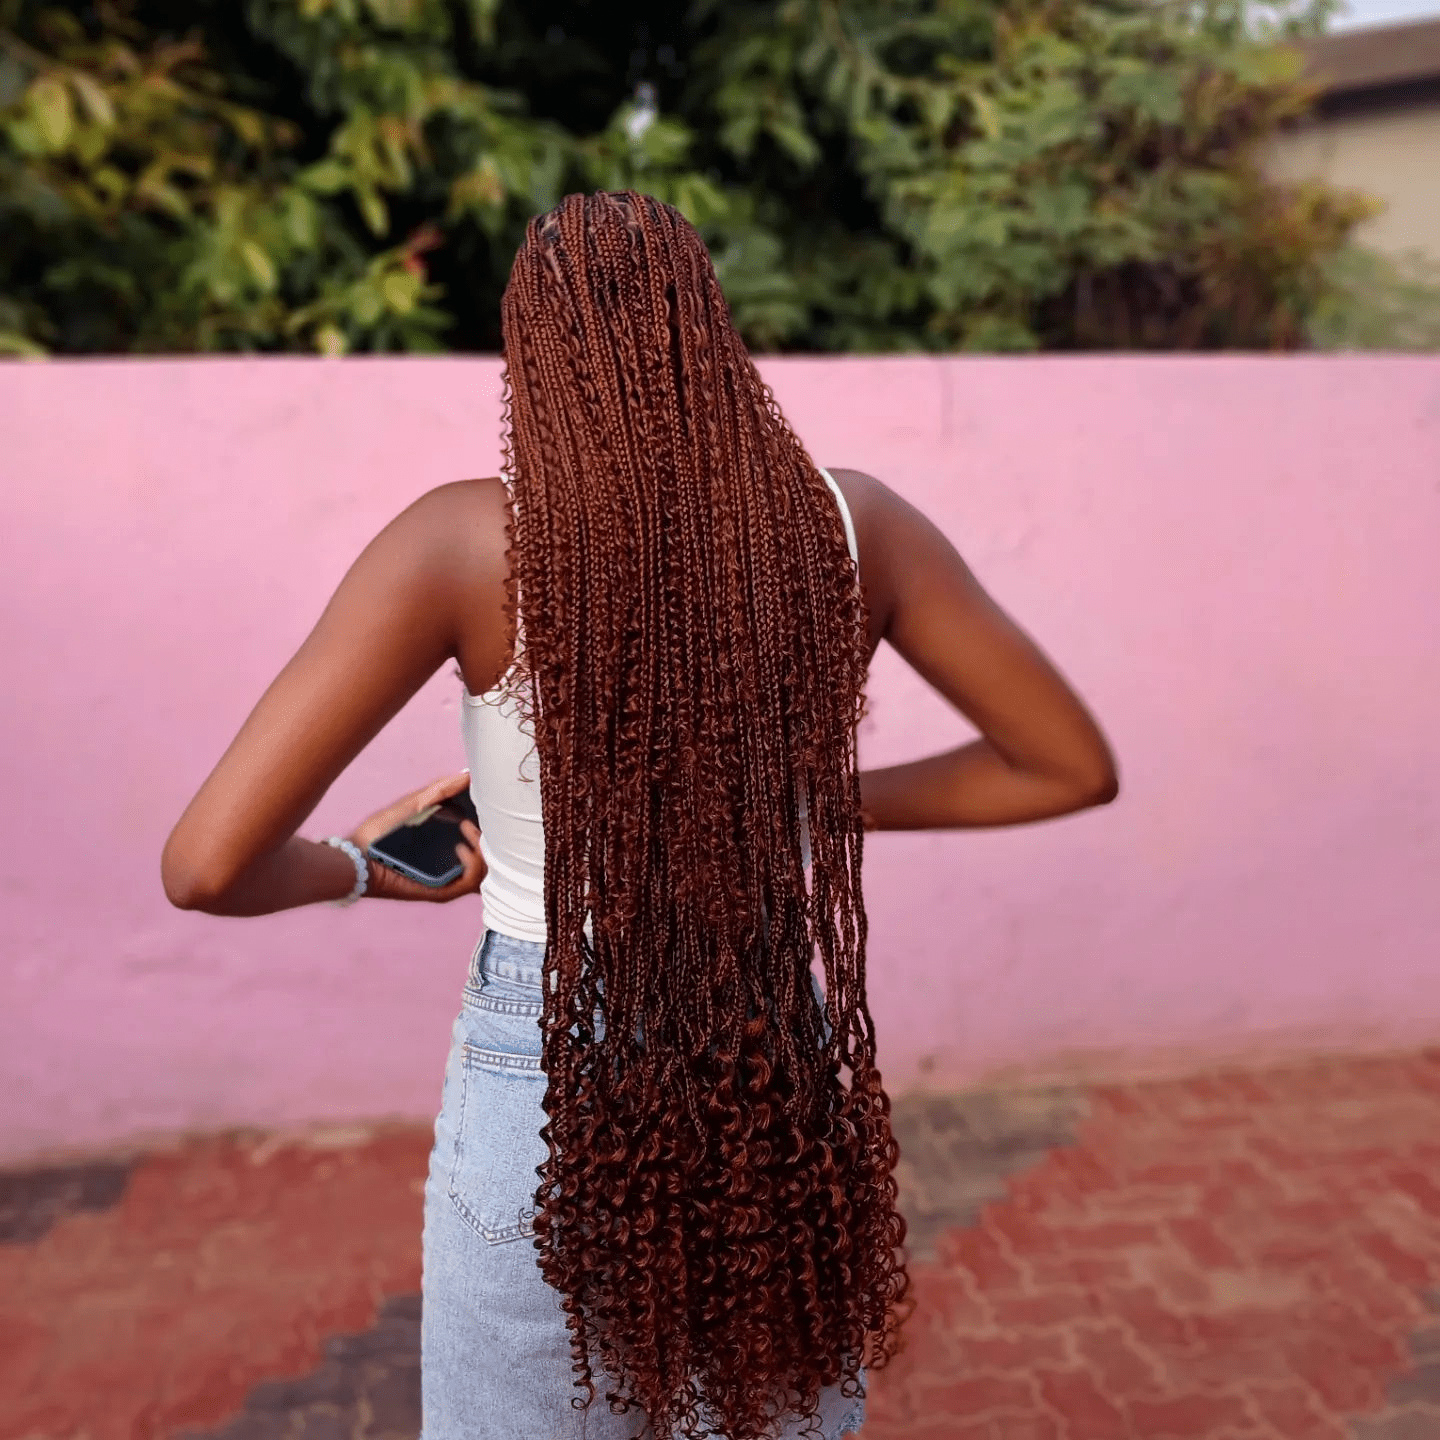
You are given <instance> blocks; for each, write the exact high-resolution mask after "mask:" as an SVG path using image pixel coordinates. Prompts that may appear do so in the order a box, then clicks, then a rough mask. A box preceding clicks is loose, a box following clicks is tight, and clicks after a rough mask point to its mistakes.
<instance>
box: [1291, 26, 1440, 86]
mask: <svg viewBox="0 0 1440 1440" xmlns="http://www.w3.org/2000/svg"><path fill="white" fill-rule="evenodd" d="M1301 49H1302V51H1303V53H1304V55H1305V73H1306V74H1307V75H1308V76H1309V77H1310V78H1311V79H1314V80H1318V81H1320V82H1321V83H1322V84H1323V85H1324V86H1325V91H1324V93H1325V96H1326V97H1327V98H1329V97H1338V96H1342V95H1357V94H1360V93H1362V92H1365V91H1375V90H1388V89H1391V88H1393V87H1394V86H1397V85H1413V84H1415V83H1417V82H1419V83H1423V82H1425V81H1428V80H1440V19H1433V20H1415V21H1411V22H1409V23H1407V24H1404V25H1377V26H1373V27H1367V28H1366V29H1364V30H1346V31H1342V32H1341V33H1339V34H1337V35H1322V36H1320V37H1319V38H1318V39H1315V40H1309V41H1306V42H1305V43H1304V45H1302V46H1301Z"/></svg>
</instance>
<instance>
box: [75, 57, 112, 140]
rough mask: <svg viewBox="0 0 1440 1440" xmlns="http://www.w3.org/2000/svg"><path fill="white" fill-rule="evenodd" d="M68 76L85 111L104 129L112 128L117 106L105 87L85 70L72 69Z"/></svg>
mask: <svg viewBox="0 0 1440 1440" xmlns="http://www.w3.org/2000/svg"><path fill="white" fill-rule="evenodd" d="M68 78H69V81H70V88H71V89H72V90H73V91H74V92H75V95H76V98H77V99H78V100H79V101H80V104H81V107H82V108H83V109H84V111H85V113H86V114H87V115H89V117H90V118H91V120H93V121H94V122H95V124H97V125H99V126H100V127H101V128H102V129H105V130H108V129H110V128H111V126H113V125H114V124H115V107H114V105H113V104H111V102H110V96H109V95H108V94H107V93H106V91H105V87H104V86H103V85H101V84H100V83H99V81H97V80H96V79H95V77H94V76H93V75H87V74H86V73H85V72H84V71H83V70H72V71H71V72H70V74H69V76H68Z"/></svg>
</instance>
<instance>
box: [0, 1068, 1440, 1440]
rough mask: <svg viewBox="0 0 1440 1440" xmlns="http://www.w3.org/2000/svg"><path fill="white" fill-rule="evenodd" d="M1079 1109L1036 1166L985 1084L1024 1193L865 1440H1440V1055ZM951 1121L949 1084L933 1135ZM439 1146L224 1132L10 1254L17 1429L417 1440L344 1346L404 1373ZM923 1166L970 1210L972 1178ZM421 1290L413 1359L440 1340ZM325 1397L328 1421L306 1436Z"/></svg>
mask: <svg viewBox="0 0 1440 1440" xmlns="http://www.w3.org/2000/svg"><path fill="white" fill-rule="evenodd" d="M965 1103H966V1101H965V1100H964V1099H963V1097H956V1099H955V1101H954V1105H955V1106H956V1107H963V1105H964V1104H965ZM1072 1109H1073V1111H1074V1113H1075V1119H1074V1122H1073V1125H1071V1126H1070V1128H1069V1141H1068V1143H1064V1142H1062V1143H1059V1144H1056V1145H1054V1146H1053V1147H1052V1148H1049V1149H1048V1150H1042V1151H1039V1152H1034V1153H1038V1154H1039V1155H1040V1158H1039V1159H1038V1160H1033V1159H1032V1160H1031V1161H1030V1162H1029V1163H1026V1164H1025V1165H1024V1168H1023V1169H1021V1170H1020V1171H1019V1172H1018V1173H1009V1174H1008V1175H1007V1174H1006V1171H1007V1169H1009V1168H1013V1166H1012V1162H1013V1160H1014V1156H1015V1155H1016V1154H1017V1153H1020V1152H1021V1150H1023V1147H1019V1148H1018V1149H1017V1145H1016V1144H1015V1143H1014V1142H1013V1137H1010V1138H1007V1135H1006V1134H1005V1133H1004V1131H1005V1126H1004V1117H1005V1116H1006V1115H1007V1114H1009V1113H1013V1114H1014V1115H1016V1116H1023V1115H1024V1114H1026V1113H1030V1112H1031V1111H1033V1104H1032V1103H1031V1102H1030V1101H1028V1100H1027V1099H1026V1097H1023V1096H1016V1097H1005V1096H998V1097H997V1096H989V1097H985V1112H984V1113H985V1115H986V1117H987V1119H986V1126H987V1127H988V1129H987V1130H986V1134H985V1135H984V1136H983V1137H982V1139H981V1141H976V1142H975V1148H974V1149H973V1150H971V1151H967V1152H966V1155H967V1158H966V1159H965V1161H964V1164H965V1167H966V1170H967V1172H968V1171H973V1170H977V1169H983V1168H984V1166H985V1165H987V1164H988V1165H990V1166H991V1167H992V1169H994V1171H995V1175H994V1176H993V1177H992V1179H993V1186H992V1190H991V1192H990V1193H992V1194H993V1196H994V1198H991V1199H989V1200H988V1201H985V1202H983V1203H980V1204H977V1205H974V1206H971V1207H970V1208H968V1209H964V1211H963V1216H964V1221H965V1223H953V1224H950V1225H949V1226H948V1227H942V1228H940V1229H938V1230H937V1231H936V1232H935V1234H934V1235H933V1237H932V1238H930V1239H927V1240H926V1242H925V1244H924V1245H923V1246H922V1247H921V1248H920V1250H919V1251H917V1258H916V1259H915V1260H914V1262H913V1263H912V1272H913V1274H914V1277H915V1284H916V1294H917V1298H918V1301H919V1304H918V1307H917V1309H916V1312H915V1314H914V1316H913V1317H912V1319H911V1321H910V1323H909V1326H908V1329H907V1345H906V1349H905V1351H904V1352H903V1353H902V1354H901V1356H900V1357H899V1358H898V1359H897V1360H896V1362H895V1363H894V1364H893V1365H892V1366H891V1367H890V1368H889V1369H888V1370H885V1371H882V1372H877V1373H875V1374H874V1376H873V1379H872V1385H871V1394H870V1402H869V1418H868V1419H867V1422H866V1425H865V1429H864V1440H1200V1437H1204V1440H1440V1307H1437V1308H1427V1297H1429V1299H1430V1303H1431V1305H1432V1306H1434V1305H1435V1300H1436V1297H1437V1296H1440V1050H1437V1051H1428V1052H1424V1053H1421V1054H1411V1055H1403V1056H1392V1057H1386V1058H1380V1059H1348V1060H1330V1061H1324V1062H1317V1063H1313V1064H1304V1065H1295V1066H1291V1067H1289V1068H1285V1069H1277V1070H1269V1071H1263V1072H1261V1071H1254V1072H1248V1073H1236V1074H1227V1075H1208V1076H1204V1077H1200V1078H1194V1079H1190V1080H1185V1081H1176V1082H1171V1083H1163V1084H1146V1085H1126V1086H1109V1087H1102V1088H1098V1089H1094V1090H1091V1091H1088V1092H1085V1093H1083V1094H1079V1095H1077V1096H1076V1097H1075V1099H1074V1103H1073V1105H1072ZM943 1112H944V1105H943V1103H942V1102H940V1101H939V1100H938V1099H937V1097H929V1098H928V1099H927V1100H926V1102H925V1107H924V1113H925V1115H926V1116H928V1117H930V1118H929V1119H927V1121H926V1123H927V1124H931V1125H939V1124H941V1123H942V1121H943ZM896 1113H897V1132H898V1133H899V1134H900V1138H901V1147H902V1152H904V1153H907V1154H916V1155H919V1154H929V1153H931V1151H930V1150H928V1149H927V1148H926V1143H924V1137H923V1136H921V1135H920V1134H919V1132H918V1131H916V1132H914V1134H913V1135H912V1134H908V1133H907V1131H906V1128H905V1126H906V1124H907V1123H912V1122H907V1121H905V1119H904V1117H905V1115H906V1113H907V1111H906V1100H905V1097H901V1099H900V1100H899V1101H897V1105H896ZM957 1113H959V1111H958V1110H957ZM936 1116H940V1117H941V1118H940V1119H936V1118H935V1117H936ZM1016 1123H1017V1124H1018V1123H1019V1121H1018V1120H1017V1121H1016ZM322 1138H323V1137H322ZM340 1138H341V1139H343V1138H344V1137H340ZM428 1146H429V1134H428V1131H426V1130H425V1129H423V1128H415V1129H404V1130H381V1131H377V1132H374V1133H373V1134H371V1135H370V1136H369V1137H368V1138H366V1139H364V1140H363V1141H360V1142H358V1143H352V1144H336V1143H334V1137H331V1143H330V1145H329V1147H328V1148H327V1147H326V1145H324V1144H316V1143H314V1142H306V1143H298V1142H295V1141H286V1142H283V1143H282V1142H279V1141H276V1140H272V1141H266V1140H263V1139H262V1138H260V1137H224V1138H213V1139H206V1140H202V1141H198V1142H194V1143H191V1144H188V1145H185V1146H183V1147H180V1148H177V1149H175V1150H172V1151H168V1152H164V1153H159V1154H154V1155H150V1156H147V1157H143V1158H142V1159H141V1160H140V1161H139V1162H138V1163H137V1164H136V1165H135V1167H134V1169H133V1171H132V1172H131V1174H130V1176H129V1180H128V1183H127V1184H126V1185H125V1187H124V1190H123V1193H122V1194H121V1195H120V1197H119V1199H118V1202H117V1203H115V1204H114V1205H113V1206H112V1207H111V1208H109V1209H99V1210H92V1211H90V1212H86V1213H68V1214H64V1215H63V1216H62V1217H61V1218H59V1219H58V1220H57V1221H56V1222H55V1223H54V1224H53V1226H52V1227H51V1228H50V1229H49V1230H48V1231H47V1232H46V1233H44V1234H42V1235H40V1236H39V1238H38V1239H28V1240H22V1241H21V1242H19V1243H14V1244H9V1245H0V1396H4V1397H6V1398H5V1401H4V1406H3V1411H0V1417H3V1418H0V1440H112V1437H113V1440H122V1437H123V1440H140V1437H156V1440H160V1437H167V1436H174V1435H177V1434H179V1433H180V1432H182V1431H186V1430H195V1429H200V1428H204V1427H213V1426H221V1425H225V1424H227V1423H228V1428H227V1429H225V1430H224V1432H223V1433H224V1434H225V1435H226V1436H233V1437H235V1440H239V1437H240V1436H242V1435H245V1436H251V1435H253V1436H263V1435H268V1434H273V1435H281V1434H300V1433H303V1434H305V1435H306V1436H309V1435H310V1434H312V1433H315V1434H319V1433H325V1434H333V1435H336V1436H341V1435H345V1436H353V1437H354V1440H376V1437H378V1436H379V1435H380V1434H381V1433H383V1434H385V1435H386V1436H390V1435H397V1436H398V1435H401V1434H404V1433H406V1431H405V1429H404V1426H405V1424H406V1423H407V1422H406V1420H405V1418H404V1417H405V1407H406V1405H407V1404H409V1403H410V1402H409V1401H408V1400H405V1399H403V1398H402V1399H401V1400H400V1401H398V1402H396V1401H395V1400H394V1399H393V1396H394V1394H396V1393H398V1392H399V1391H403V1392H404V1394H405V1395H408V1394H409V1393H410V1390H409V1389H406V1387H411V1388H413V1374H414V1368H413V1367H414V1357H413V1354H405V1355H402V1356H400V1357H399V1359H398V1360H396V1361H395V1362H394V1363H395V1364H400V1365H403V1366H406V1367H408V1369H405V1370H404V1374H403V1375H402V1376H401V1377H400V1380H399V1383H398V1388H397V1385H396V1384H392V1385H391V1386H390V1392H389V1393H390V1394H391V1395H392V1399H391V1401H390V1402H389V1412H388V1413H389V1414H390V1416H391V1419H390V1421H389V1422H388V1428H385V1427H380V1426H379V1425H378V1421H377V1420H376V1416H377V1414H378V1413H379V1412H378V1410H377V1409H376V1406H375V1404H372V1403H371V1401H370V1400H367V1401H365V1403H364V1404H363V1405H362V1404H358V1403H352V1402H351V1401H347V1399H346V1398H345V1397H346V1396H352V1397H353V1394H354V1393H355V1385H350V1388H349V1389H347V1388H346V1383H348V1382H346V1383H342V1379H343V1377H341V1376H340V1371H341V1370H343V1368H344V1365H345V1364H347V1363H349V1362H348V1361H346V1360H345V1359H344V1355H342V1353H341V1349H337V1348H336V1342H335V1341H334V1340H333V1339H332V1337H336V1336H344V1335H346V1334H347V1333H348V1334H350V1335H351V1336H352V1340H351V1341H350V1342H347V1343H349V1344H350V1349H349V1350H348V1351H345V1352H344V1354H346V1355H360V1356H361V1358H362V1360H363V1362H364V1364H365V1365H368V1366H369V1367H370V1368H369V1370H367V1371H366V1374H368V1375H370V1377H371V1378H370V1380H369V1381H367V1382H366V1383H368V1384H372V1386H382V1385H383V1384H384V1382H385V1377H384V1376H383V1375H380V1372H379V1370H377V1368H376V1367H377V1366H378V1367H380V1368H381V1369H383V1364H384V1363H389V1362H383V1363H382V1360H381V1359H378V1358H377V1357H378V1356H380V1355H381V1352H382V1350H383V1349H384V1347H383V1346H378V1345H377V1344H375V1343H369V1344H368V1349H367V1348H366V1343H367V1342H365V1341H364V1334H363V1333H362V1334H361V1335H360V1336H359V1338H353V1337H354V1332H366V1331H367V1328H368V1327H372V1326H374V1325H375V1323H376V1314H377V1310H378V1308H379V1307H380V1305H381V1302H382V1301H383V1300H384V1299H385V1297H387V1296H406V1295H408V1294H409V1293H411V1292H413V1291H415V1290H416V1289H417V1288H418V1282H419V1254H418V1237H419V1219H420V1203H421V1202H420V1178H421V1176H422V1175H423V1173H424V1165H425V1157H426V1153H427V1151H428ZM935 1153H939V1152H938V1151H936V1152H935ZM1024 1153H1025V1154H1030V1153H1032V1152H1024ZM1007 1155H1008V1156H1009V1157H1010V1160H1009V1161H1007V1159H1006V1156H1007ZM987 1156H988V1158H987ZM911 1183H912V1191H913V1193H914V1194H919V1193H920V1191H921V1190H923V1191H924V1192H925V1195H926V1197H927V1201H928V1202H935V1203H939V1204H940V1209H941V1210H942V1211H943V1209H944V1206H943V1203H942V1202H943V1198H944V1197H943V1195H941V1196H940V1200H939V1201H936V1196H937V1194H938V1193H939V1192H940V1191H941V1190H943V1188H944V1186H945V1184H949V1183H951V1182H950V1181H949V1180H947V1179H946V1177H944V1176H943V1175H937V1174H935V1173H922V1174H920V1175H918V1176H912V1177H911ZM956 1183H958V1182H956ZM967 1183H968V1182H967ZM905 1200H906V1197H905V1196H904V1195H902V1203H905ZM917 1203H918V1202H917ZM0 1208H3V1206H0ZM962 1208H963V1207H962ZM955 1213H956V1214H959V1213H960V1212H959V1211H956V1212H955ZM32 1228H33V1227H32ZM17 1233H30V1232H25V1231H24V1227H23V1226H22V1227H21V1230H20V1232H17ZM919 1233H920V1227H917V1235H918V1234H919ZM932 1250H933V1255H932V1253H931V1252H932ZM406 1304H407V1305H409V1306H410V1309H408V1310H407V1311H406V1312H405V1313H406V1314H407V1315H409V1316H410V1318H409V1319H408V1320H407V1319H405V1318H404V1316H401V1317H400V1319H398V1320H396V1319H395V1318H394V1317H391V1319H390V1320H389V1321H387V1322H386V1324H387V1325H388V1326H389V1328H388V1329H387V1330H386V1332H385V1333H386V1334H387V1335H389V1336H392V1337H394V1336H399V1337H400V1338H399V1339H398V1340H395V1339H393V1338H392V1340H390V1341H387V1342H386V1343H387V1344H389V1345H391V1347H392V1349H393V1347H394V1346H395V1345H398V1346H400V1348H401V1349H404V1348H405V1347H407V1346H408V1347H410V1348H411V1349H412V1350H413V1344H414V1324H413V1305H411V1302H408V1301H407V1302H406ZM407 1325H408V1326H409V1327H410V1328H409V1329H408V1330H407V1329H406V1328H405V1327H406V1326H407ZM327 1342H328V1343H327ZM341 1348H342V1349H343V1347H341ZM327 1354H328V1356H329V1358H328V1359H327V1358H326V1356H327ZM367 1356H368V1357H369V1358H365V1357H367ZM355 1363H356V1364H360V1363H361V1362H360V1361H356V1362H355ZM326 1366H328V1367H329V1369H328V1370H324V1367H326ZM337 1366H338V1367H340V1368H339V1369H337V1368H336V1367H337ZM317 1367H320V1368H317ZM322 1370H323V1371H324V1373H325V1374H327V1375H328V1376H329V1379H327V1380H326V1381H325V1382H324V1384H323V1385H322V1384H320V1383H319V1382H318V1381H315V1380H313V1379H312V1380H311V1381H308V1382H307V1381H303V1380H297V1381H296V1382H295V1383H294V1384H293V1385H290V1386H288V1387H286V1386H284V1385H281V1386H278V1387H277V1386H276V1385H275V1384H274V1383H273V1382H275V1381H277V1380H280V1379H283V1378H284V1377H304V1376H306V1375H307V1374H308V1375H311V1376H312V1377H313V1376H317V1375H320V1374H321V1373H322ZM377 1375H379V1378H378V1379H376V1378H375V1377H376V1376H377ZM337 1377H340V1378H337ZM395 1378H396V1377H395V1376H394V1375H391V1377H390V1379H391V1380H395ZM267 1381H268V1382H272V1383H271V1384H270V1385H268V1386H267V1385H265V1384H262V1382H267ZM355 1383H356V1384H358V1383H359V1382H358V1381H357V1382H355ZM306 1384H309V1386H310V1388H309V1389H308V1390H306V1389H305V1386H306ZM257 1387H259V1388H258V1389H257ZM372 1393H373V1395H375V1396H378V1395H379V1394H380V1393H381V1391H380V1390H379V1389H374V1390H373V1392H372ZM247 1397H248V1399H247ZM257 1397H261V1398H257ZM302 1404H304V1405H310V1406H311V1407H312V1408H311V1411H310V1412H307V1413H310V1414H311V1415H312V1418H313V1416H314V1415H316V1414H319V1413H320V1412H321V1411H323V1412H324V1415H325V1416H326V1417H328V1418H327V1420H326V1425H327V1426H328V1428H324V1427H322V1428H321V1429H314V1428H313V1427H312V1428H304V1426H303V1425H302V1426H301V1428H300V1429H296V1428H294V1427H292V1426H290V1425H289V1422H288V1421H287V1420H285V1419H284V1416H283V1415H282V1414H281V1411H283V1410H284V1407H285V1406H286V1405H290V1406H300V1405H302ZM347 1404H352V1409H351V1410H346V1408H345V1407H346V1405H347ZM287 1413H288V1412H287ZM237 1417H238V1418H237ZM347 1417H349V1418H347ZM397 1417H398V1418H397ZM297 1423H299V1422H297ZM307 1423H308V1422H307ZM408 1433H409V1434H410V1435H412V1436H413V1434H414V1424H413V1423H410V1428H409V1431H408ZM520 1440H525V1437H520Z"/></svg>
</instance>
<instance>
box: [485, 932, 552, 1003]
mask: <svg viewBox="0 0 1440 1440" xmlns="http://www.w3.org/2000/svg"><path fill="white" fill-rule="evenodd" d="M487 975H488V976H491V977H493V978H494V979H496V980H508V981H510V982H511V983H512V984H515V985H533V986H534V987H535V989H536V990H539V989H541V988H542V986H543V985H544V983H545V946H544V944H543V943H542V942H540V941H537V940H517V939H516V938H515V937H514V936H513V935H502V934H501V933H500V932H499V931H498V930H486V931H485V932H484V933H483V934H482V935H481V936H480V943H479V944H478V945H477V946H476V947H475V954H474V956H473V957H472V958H471V961H470V984H471V986H472V987H475V988H480V983H479V982H480V980H481V978H482V977H483V976H487Z"/></svg>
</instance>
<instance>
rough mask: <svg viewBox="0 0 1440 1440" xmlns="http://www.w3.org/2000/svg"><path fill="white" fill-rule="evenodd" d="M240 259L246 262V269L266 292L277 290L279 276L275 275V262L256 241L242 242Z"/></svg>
mask: <svg viewBox="0 0 1440 1440" xmlns="http://www.w3.org/2000/svg"><path fill="white" fill-rule="evenodd" d="M240 258H241V259H242V260H244V262H245V267H246V269H248V270H249V271H250V273H251V274H252V275H253V276H254V277H255V283H256V284H257V285H258V286H259V287H260V288H261V289H262V290H265V291H270V290H273V289H274V288H275V285H276V283H277V280H278V278H279V277H278V276H277V275H276V273H275V265H274V262H273V261H272V260H271V259H270V257H269V256H268V255H267V254H266V253H265V251H264V250H263V249H261V247H260V246H259V245H258V244H256V242H255V241H254V240H242V241H241V242H240Z"/></svg>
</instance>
